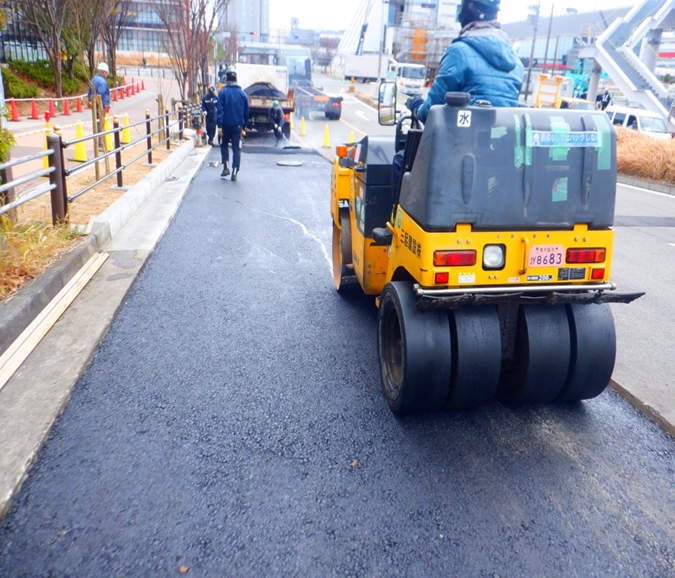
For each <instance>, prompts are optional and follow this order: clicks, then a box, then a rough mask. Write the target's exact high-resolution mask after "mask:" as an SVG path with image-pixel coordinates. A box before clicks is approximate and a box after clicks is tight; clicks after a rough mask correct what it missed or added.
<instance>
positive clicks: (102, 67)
mask: <svg viewBox="0 0 675 578" xmlns="http://www.w3.org/2000/svg"><path fill="white" fill-rule="evenodd" d="M98 69H99V70H102V71H103V72H110V69H109V68H108V65H107V64H106V63H105V62H101V64H99V65H98Z"/></svg>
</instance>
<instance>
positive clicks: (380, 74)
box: [377, 2, 385, 84]
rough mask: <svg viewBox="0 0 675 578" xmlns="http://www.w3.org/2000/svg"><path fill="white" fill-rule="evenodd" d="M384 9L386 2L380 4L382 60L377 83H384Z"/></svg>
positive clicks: (378, 65) (378, 62) (379, 62)
mask: <svg viewBox="0 0 675 578" xmlns="http://www.w3.org/2000/svg"><path fill="white" fill-rule="evenodd" d="M384 7H385V2H381V3H380V10H381V11H382V13H381V14H380V58H379V59H378V61H377V83H378V84H379V83H380V82H382V53H383V52H384V41H385V38H384Z"/></svg>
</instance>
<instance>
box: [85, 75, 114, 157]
mask: <svg viewBox="0 0 675 578" xmlns="http://www.w3.org/2000/svg"><path fill="white" fill-rule="evenodd" d="M109 72H110V71H109V69H108V65H107V64H106V63H105V62H101V63H100V64H99V65H98V73H97V74H96V76H94V78H92V79H91V86H90V87H89V92H88V93H87V98H88V99H89V103H90V104H91V102H92V94H98V95H99V96H100V97H101V105H102V106H103V110H104V111H106V112H108V105H109V104H110V90H109V89H108V81H107V80H106V78H108V73H109ZM101 112H102V111H101ZM102 117H103V114H99V115H98V116H97V124H98V126H97V127H96V132H102V131H103V126H104V125H103V118H102ZM104 146H105V145H104V139H103V137H100V138H99V144H98V147H99V149H100V150H103V149H104Z"/></svg>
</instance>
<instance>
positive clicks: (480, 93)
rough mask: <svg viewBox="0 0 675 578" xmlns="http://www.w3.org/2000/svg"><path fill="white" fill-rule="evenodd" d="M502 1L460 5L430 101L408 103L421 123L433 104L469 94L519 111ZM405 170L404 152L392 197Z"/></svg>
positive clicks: (515, 61) (519, 72)
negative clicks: (456, 30) (455, 29)
mask: <svg viewBox="0 0 675 578" xmlns="http://www.w3.org/2000/svg"><path fill="white" fill-rule="evenodd" d="M499 3H500V0H462V5H461V8H460V11H459V14H458V16H457V18H458V20H459V23H460V24H461V25H462V30H461V32H460V33H459V36H458V37H457V38H455V39H454V40H453V41H452V43H451V44H450V46H448V48H447V50H446V51H445V54H444V55H443V57H442V58H441V64H440V68H439V71H438V75H437V76H436V79H435V80H434V84H433V85H432V87H431V88H430V89H429V94H428V95H427V98H426V100H424V101H422V99H421V98H419V97H418V98H416V99H414V100H412V101H409V103H410V104H409V105H408V106H409V108H410V109H411V110H412V111H413V114H416V116H417V118H418V119H419V120H421V121H422V122H426V120H427V116H428V114H429V110H430V109H431V107H432V106H434V105H435V104H444V102H445V93H446V92H468V93H469V94H470V95H471V103H474V102H475V101H476V100H487V101H488V102H490V103H491V104H492V106H518V95H519V94H520V88H521V86H522V85H523V78H524V70H523V63H522V62H521V61H520V58H518V55H517V54H516V52H515V50H514V49H513V47H512V46H511V43H510V42H509V38H508V36H507V35H506V33H505V32H504V31H503V30H501V25H500V23H499V22H498V21H497V14H498V12H499ZM402 164H403V152H402V151H400V152H399V153H397V154H396V155H394V164H393V175H392V176H393V178H394V182H393V184H392V187H393V189H394V195H396V191H397V189H398V181H399V178H400V175H401V166H402Z"/></svg>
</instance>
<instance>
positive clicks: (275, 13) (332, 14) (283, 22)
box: [270, 0, 634, 30]
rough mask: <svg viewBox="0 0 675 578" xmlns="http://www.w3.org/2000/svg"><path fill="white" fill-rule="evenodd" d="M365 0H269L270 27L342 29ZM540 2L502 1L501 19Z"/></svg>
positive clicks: (563, 4)
mask: <svg viewBox="0 0 675 578" xmlns="http://www.w3.org/2000/svg"><path fill="white" fill-rule="evenodd" d="M361 2H362V0H270V27H271V28H282V29H289V28H290V27H291V17H293V16H297V17H298V18H300V27H301V28H314V29H315V30H343V29H345V28H346V27H347V26H349V23H350V22H351V20H352V17H353V15H354V12H355V11H356V9H357V7H358V6H359V4H360V3H361ZM536 3H537V0H502V3H501V4H502V11H501V12H500V20H501V21H502V22H513V21H517V20H524V19H525V18H526V17H527V7H528V6H529V5H531V4H536ZM632 4H634V2H631V1H630V0H559V1H557V2H556V3H555V13H560V12H562V11H564V9H565V8H576V9H577V10H579V12H588V11H591V10H594V9H601V10H606V9H611V8H616V7H619V6H629V5H632ZM541 5H542V8H541V12H542V14H545V15H547V16H548V15H549V14H550V13H551V0H542V3H541Z"/></svg>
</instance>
